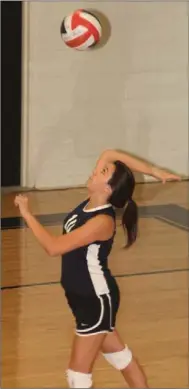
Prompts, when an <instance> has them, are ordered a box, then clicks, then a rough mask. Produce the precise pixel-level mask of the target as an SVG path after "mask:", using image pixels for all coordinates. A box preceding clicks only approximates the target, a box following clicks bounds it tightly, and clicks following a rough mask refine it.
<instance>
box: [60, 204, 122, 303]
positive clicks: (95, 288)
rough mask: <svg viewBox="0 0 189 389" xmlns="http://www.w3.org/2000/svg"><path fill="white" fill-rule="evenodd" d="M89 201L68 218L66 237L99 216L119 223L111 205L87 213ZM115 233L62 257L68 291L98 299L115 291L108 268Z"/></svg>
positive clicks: (62, 280) (63, 281) (64, 228)
mask: <svg viewBox="0 0 189 389" xmlns="http://www.w3.org/2000/svg"><path fill="white" fill-rule="evenodd" d="M88 201H89V199H87V200H85V201H84V202H82V203H81V204H79V205H78V206H77V207H76V208H75V209H74V210H73V211H72V212H70V213H69V214H68V215H67V216H66V218H65V220H64V225H63V234H69V232H71V231H73V230H75V229H76V228H78V227H81V226H82V225H83V224H85V223H86V222H87V221H88V220H90V219H91V218H93V217H94V216H96V215H100V214H103V215H109V216H111V217H112V218H113V219H114V221H115V211H114V209H113V207H112V205H111V204H106V205H104V206H100V207H97V208H93V209H90V210H87V209H85V206H86V205H87V203H88ZM115 230H116V227H115ZM115 232H116V231H114V234H113V236H112V238H111V239H109V240H106V241H96V242H93V243H92V244H89V245H87V246H84V247H80V248H77V249H75V250H73V251H71V252H68V253H66V254H64V255H62V274H61V284H62V286H63V288H64V289H65V291H68V292H73V293H77V294H80V295H94V294H96V295H98V296H100V295H103V294H107V293H110V292H111V289H112V288H113V287H114V285H115V283H116V282H115V280H114V278H113V276H112V275H111V272H110V270H109V268H108V255H109V254H110V251H111V248H112V244H113V240H114V236H115Z"/></svg>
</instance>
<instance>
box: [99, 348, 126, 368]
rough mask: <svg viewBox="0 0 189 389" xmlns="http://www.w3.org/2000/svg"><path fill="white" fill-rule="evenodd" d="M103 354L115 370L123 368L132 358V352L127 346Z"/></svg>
mask: <svg viewBox="0 0 189 389" xmlns="http://www.w3.org/2000/svg"><path fill="white" fill-rule="evenodd" d="M103 356H104V358H105V359H106V360H107V361H108V362H109V363H110V365H112V366H113V367H115V369H117V370H123V369H125V368H126V367H127V366H128V365H129V363H130V362H131V360H132V352H131V350H129V348H128V347H127V346H125V348H124V349H123V350H122V351H118V352H115V353H108V354H103Z"/></svg>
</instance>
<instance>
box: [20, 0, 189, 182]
mask: <svg viewBox="0 0 189 389" xmlns="http://www.w3.org/2000/svg"><path fill="white" fill-rule="evenodd" d="M82 7H83V8H94V9H98V10H99V11H101V12H103V13H104V14H105V15H106V16H107V17H108V19H109V21H110V23H111V26H112V35H111V38H110V40H109V41H108V43H107V45H106V46H104V47H103V48H101V49H100V50H94V51H92V52H77V51H74V50H72V49H69V48H67V47H66V46H65V45H64V43H63V42H62V40H61V37H60V33H59V29H60V24H61V21H62V19H63V17H64V16H65V15H67V14H68V13H70V12H72V11H73V10H75V9H77V8H82ZM24 23H25V34H24V48H25V51H24V57H23V63H24V72H23V74H24V77H23V78H24V84H23V88H24V101H23V143H22V146H23V147H22V148H23V164H22V173H23V174H22V176H23V185H24V186H29V187H36V188H55V187H67V186H77V185H82V184H84V183H85V181H86V179H87V177H88V174H89V173H90V171H91V169H92V168H93V165H94V163H95V160H96V159H97V157H98V154H99V153H100V152H101V151H102V150H103V149H104V148H107V147H119V148H122V149H125V150H128V151H130V152H133V153H135V154H137V155H138V156H139V157H144V158H146V159H148V160H150V161H152V162H154V163H157V164H159V165H161V166H166V167H167V168H170V169H174V170H175V171H177V172H178V173H181V174H187V175H188V81H187V80H188V15H187V3H183V2H181V3H178V2H177V3H176V2H173V3H171V2H165V3H163V2H151V3H149V2H133V3H131V2H92V1H90V2H87V3H85V2H71V1H70V2H26V3H25V16H24Z"/></svg>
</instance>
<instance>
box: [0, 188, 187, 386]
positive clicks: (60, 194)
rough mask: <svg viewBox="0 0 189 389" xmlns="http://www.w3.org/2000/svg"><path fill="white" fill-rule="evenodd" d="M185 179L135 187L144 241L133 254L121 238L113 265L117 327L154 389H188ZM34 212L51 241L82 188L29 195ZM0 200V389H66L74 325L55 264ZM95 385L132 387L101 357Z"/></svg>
mask: <svg viewBox="0 0 189 389" xmlns="http://www.w3.org/2000/svg"><path fill="white" fill-rule="evenodd" d="M188 189H189V183H188V182H187V181H185V182H181V183H167V184H166V185H165V186H164V185H161V184H159V183H157V184H156V183H155V184H139V185H137V188H136V192H135V198H136V200H137V201H138V204H139V206H140V215H141V217H140V224H139V225H140V236H139V239H138V241H137V243H136V244H135V245H134V246H133V248H132V249H131V250H129V251H128V252H126V251H124V250H123V249H122V246H123V241H124V240H123V233H122V230H121V227H120V217H119V215H118V220H117V224H118V231H117V238H116V242H115V246H114V249H113V252H112V255H111V257H110V261H109V264H110V267H111V269H112V272H113V274H114V275H116V279H117V281H118V283H119V286H120V289H121V298H122V299H121V307H120V311H119V315H118V322H117V327H118V329H119V331H120V333H121V335H122V337H123V338H124V340H125V342H128V344H129V346H130V347H131V348H132V350H133V351H134V353H135V354H136V355H137V357H138V358H139V360H140V361H141V363H142V365H143V366H144V369H145V371H146V373H147V375H148V377H149V384H150V386H151V387H153V388H179V387H180V388H181V387H182V388H187V387H188V270H189V269H188V267H189V263H188V219H189V213H188V209H189V207H188V205H189V204H188ZM28 195H29V198H30V200H31V205H32V210H33V212H34V214H35V215H38V216H39V219H40V220H41V222H42V223H43V224H44V225H45V226H46V227H47V228H48V230H50V231H52V232H53V233H61V230H62V220H63V218H64V214H65V213H66V212H68V211H69V210H70V209H71V208H72V207H74V206H75V205H76V204H77V203H79V202H80V201H82V200H83V198H84V197H85V196H86V191H85V189H73V190H64V191H63V190H58V191H55V190H54V191H38V192H37V191H33V192H28ZM14 196H15V193H3V194H2V293H1V296H2V382H1V387H2V388H66V387H67V383H66V380H65V377H64V371H65V369H66V367H67V362H68V359H69V353H70V347H71V342H72V334H73V331H74V322H73V319H72V316H71V313H70V311H69V309H68V307H67V305H66V302H65V298H64V293H63V291H62V289H61V286H60V284H59V278H60V259H59V258H49V257H48V256H47V255H46V253H45V252H44V251H43V250H42V249H41V248H40V247H39V245H38V243H36V241H35V239H34V238H33V236H32V234H31V232H30V231H29V230H28V229H27V228H25V227H24V225H23V222H22V220H20V218H19V214H18V210H17V209H15V207H14V205H13V199H14ZM93 376H94V387H96V388H100V387H102V388H108V387H111V388H121V387H122V388H123V387H126V385H125V383H124V381H123V379H122V376H121V374H120V373H119V372H117V371H115V370H114V369H113V368H111V367H110V366H109V365H108V364H107V362H106V361H105V360H104V359H103V358H102V356H101V355H100V356H99V358H98V360H97V362H96V365H95V369H94V375H93Z"/></svg>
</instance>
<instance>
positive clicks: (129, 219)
mask: <svg viewBox="0 0 189 389" xmlns="http://www.w3.org/2000/svg"><path fill="white" fill-rule="evenodd" d="M122 226H123V229H124V231H125V232H127V244H126V248H128V247H130V246H131V245H132V244H133V243H134V242H135V240H136V238H137V233H138V207H137V205H136V203H135V201H134V200H133V199H130V200H129V201H128V203H127V205H126V207H125V210H124V213H123V216H122Z"/></svg>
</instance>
